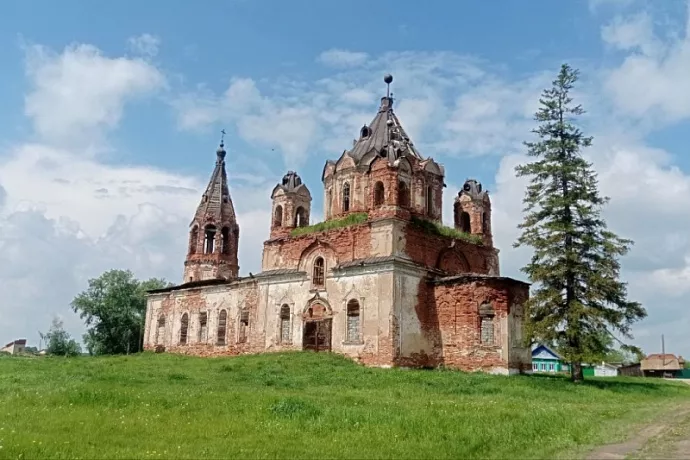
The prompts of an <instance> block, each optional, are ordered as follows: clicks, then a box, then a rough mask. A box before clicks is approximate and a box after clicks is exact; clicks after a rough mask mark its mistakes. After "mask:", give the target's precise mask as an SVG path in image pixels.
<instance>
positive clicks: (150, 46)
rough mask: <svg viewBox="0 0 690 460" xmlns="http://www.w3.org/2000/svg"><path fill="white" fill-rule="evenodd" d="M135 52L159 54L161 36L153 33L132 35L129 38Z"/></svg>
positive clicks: (149, 54) (150, 54) (144, 54)
mask: <svg viewBox="0 0 690 460" xmlns="http://www.w3.org/2000/svg"><path fill="white" fill-rule="evenodd" d="M127 43H128V44H129V47H130V48H131V49H132V51H133V52H135V53H137V54H141V55H143V56H147V57H153V56H155V55H156V54H158V47H159V46H160V44H161V40H160V38H158V37H156V36H154V35H151V34H142V35H139V36H138V37H130V38H129V39H128V40H127Z"/></svg>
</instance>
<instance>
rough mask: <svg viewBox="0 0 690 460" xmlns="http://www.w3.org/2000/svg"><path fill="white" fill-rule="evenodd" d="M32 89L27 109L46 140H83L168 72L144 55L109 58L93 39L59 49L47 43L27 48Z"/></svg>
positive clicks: (110, 123) (108, 124) (92, 136)
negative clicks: (55, 50) (53, 48)
mask: <svg viewBox="0 0 690 460" xmlns="http://www.w3.org/2000/svg"><path fill="white" fill-rule="evenodd" d="M26 54H27V66H26V69H27V76H28V77H29V79H30V81H31V90H30V92H29V94H28V95H27V97H26V105H25V113H26V115H27V116H28V117H29V118H30V119H31V120H32V121H33V124H34V127H35V130H36V132H37V133H38V134H39V135H40V136H41V138H42V139H43V140H45V141H47V142H50V143H52V144H57V145H68V146H74V145H77V146H80V147H83V145H84V143H86V144H89V143H93V142H94V141H97V140H98V138H99V137H100V135H101V134H102V132H103V130H106V129H109V128H113V127H115V126H116V125H117V124H118V123H119V121H120V118H121V117H122V111H123V107H124V104H125V103H126V102H127V101H129V100H131V99H132V98H134V97H137V96H141V95H144V94H149V93H151V92H152V91H153V90H155V89H158V88H160V87H162V86H163V85H164V83H165V78H164V77H163V75H162V73H161V72H160V71H159V70H158V69H156V68H155V67H154V66H152V65H151V64H149V63H147V62H146V61H143V60H141V59H138V58H137V59H127V58H122V57H121V58H108V57H106V56H104V55H103V54H102V53H101V51H100V50H99V49H98V48H96V47H94V46H91V45H84V44H75V45H71V46H68V47H66V48H65V49H64V50H63V52H62V53H61V54H56V53H54V52H53V51H52V50H50V49H47V48H45V47H43V46H39V45H34V46H29V47H28V48H27V49H26Z"/></svg>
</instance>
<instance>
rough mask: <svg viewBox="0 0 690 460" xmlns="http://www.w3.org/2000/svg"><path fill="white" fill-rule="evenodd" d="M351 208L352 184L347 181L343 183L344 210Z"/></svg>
mask: <svg viewBox="0 0 690 460" xmlns="http://www.w3.org/2000/svg"><path fill="white" fill-rule="evenodd" d="M349 210H350V184H349V183H348V182H345V185H343V212H347V211H349Z"/></svg>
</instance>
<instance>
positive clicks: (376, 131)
mask: <svg viewBox="0 0 690 460" xmlns="http://www.w3.org/2000/svg"><path fill="white" fill-rule="evenodd" d="M372 150H373V151H374V152H376V154H378V155H381V156H383V157H387V158H388V160H389V161H390V162H391V163H393V162H394V161H395V160H397V159H398V158H400V157H401V156H403V155H410V156H414V157H416V158H418V159H420V160H422V159H423V158H422V156H421V155H420V154H419V153H418V152H417V150H416V149H415V148H414V146H413V143H412V141H411V140H410V137H409V136H408V135H407V133H406V132H405V130H404V129H403V127H402V125H401V124H400V120H399V119H398V117H397V116H396V115H395V113H394V112H393V98H392V97H389V96H385V97H382V98H381V105H380V106H379V110H378V112H377V113H376V116H375V117H374V119H373V120H372V121H371V123H369V124H368V125H364V126H363V127H362V129H361V130H360V136H359V139H357V140H356V141H355V145H354V146H353V147H352V149H351V150H350V151H349V152H348V154H349V155H350V156H351V157H352V158H353V159H354V160H355V162H359V161H360V160H361V159H362V158H363V157H364V155H366V154H367V153H369V152H371V151H372Z"/></svg>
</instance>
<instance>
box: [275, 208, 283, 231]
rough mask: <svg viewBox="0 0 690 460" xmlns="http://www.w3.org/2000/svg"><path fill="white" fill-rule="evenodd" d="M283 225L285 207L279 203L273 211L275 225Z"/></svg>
mask: <svg viewBox="0 0 690 460" xmlns="http://www.w3.org/2000/svg"><path fill="white" fill-rule="evenodd" d="M282 225H283V207H282V206H280V205H278V206H276V210H275V212H274V213H273V226H274V227H280V226H282Z"/></svg>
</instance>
